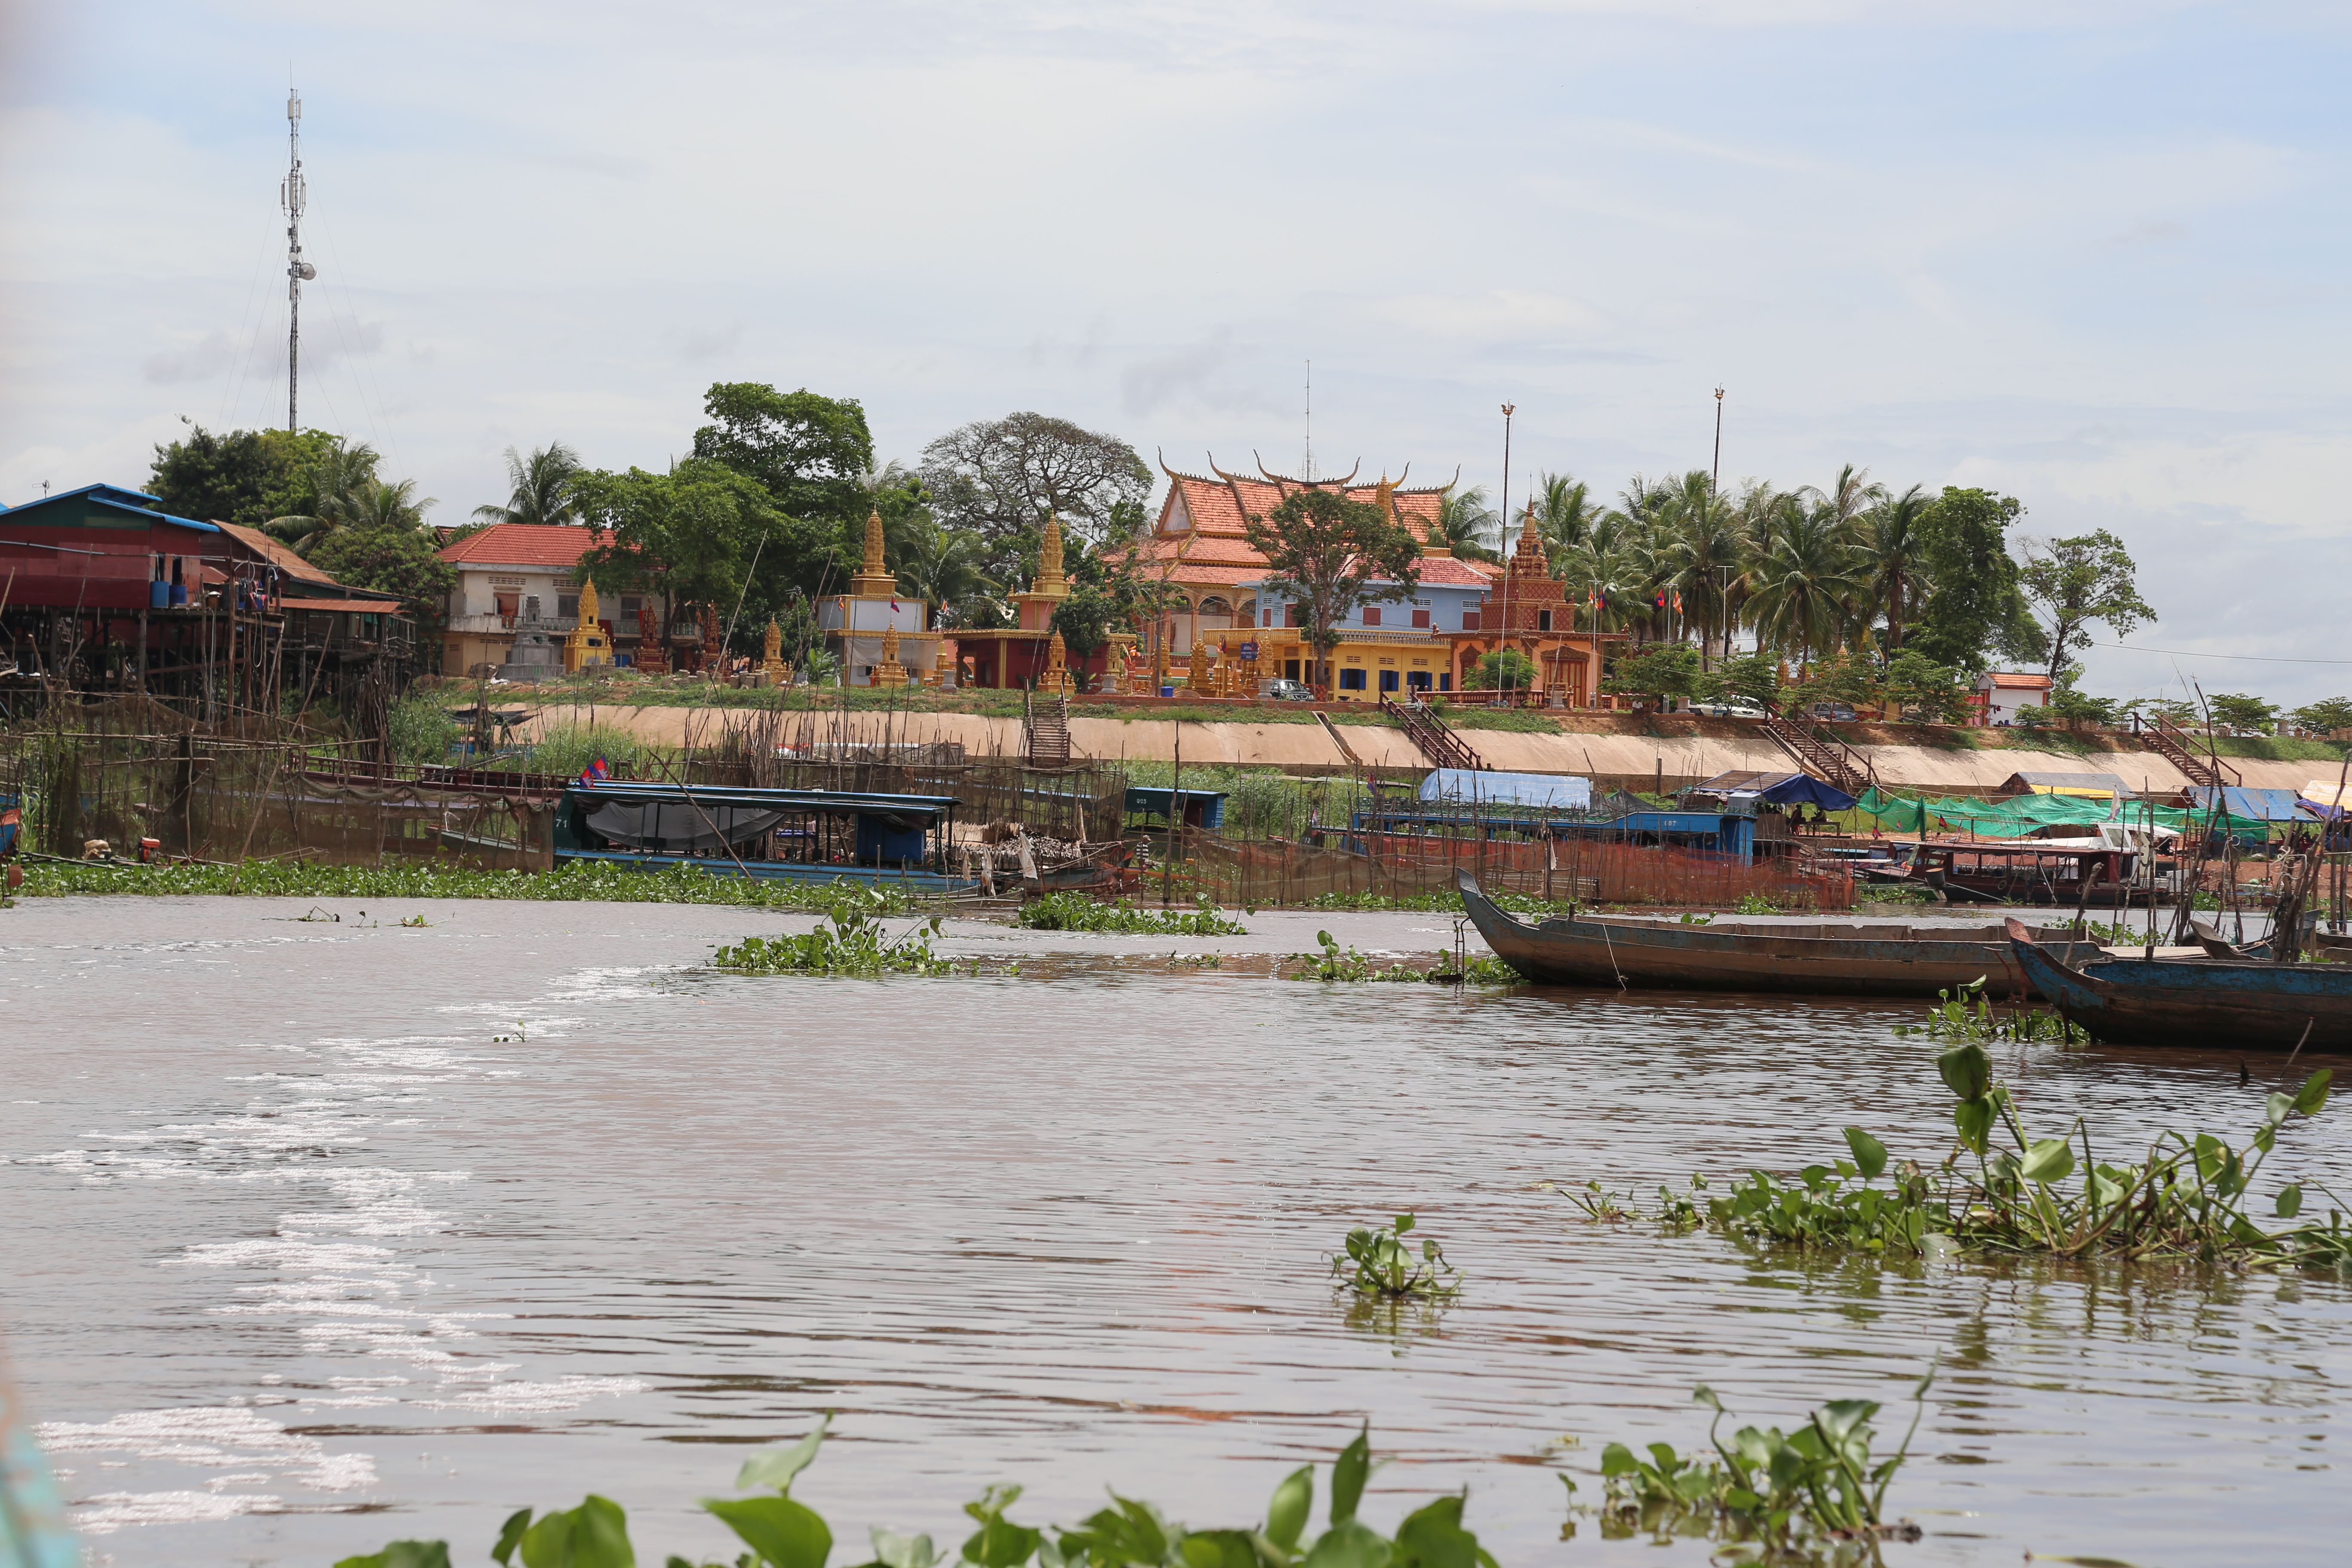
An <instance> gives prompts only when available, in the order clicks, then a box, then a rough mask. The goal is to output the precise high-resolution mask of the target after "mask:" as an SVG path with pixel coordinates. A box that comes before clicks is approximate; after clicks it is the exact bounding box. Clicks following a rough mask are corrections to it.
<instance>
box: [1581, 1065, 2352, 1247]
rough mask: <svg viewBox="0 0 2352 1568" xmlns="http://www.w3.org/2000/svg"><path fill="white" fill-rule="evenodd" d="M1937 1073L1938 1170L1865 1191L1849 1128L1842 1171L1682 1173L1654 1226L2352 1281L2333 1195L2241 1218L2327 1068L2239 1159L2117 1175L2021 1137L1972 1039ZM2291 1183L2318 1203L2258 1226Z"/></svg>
mask: <svg viewBox="0 0 2352 1568" xmlns="http://www.w3.org/2000/svg"><path fill="white" fill-rule="evenodd" d="M1936 1068H1937V1074H1938V1076H1939V1077H1940V1078H1941V1079H1943V1081H1944V1084H1945V1086H1946V1087H1947V1088H1948V1089H1950V1090H1951V1091H1952V1094H1953V1096H1954V1101H1955V1103H1954V1104H1953V1107H1952V1121H1953V1127H1954V1131H1955V1132H1956V1133H1957V1135H1958V1137H1957V1142H1956V1143H1955V1144H1954V1146H1953V1148H1952V1150H1951V1152H1950V1153H1949V1154H1948V1155H1947V1156H1946V1157H1945V1159H1944V1160H1943V1162H1942V1163H1941V1164H1940V1165H1938V1166H1937V1167H1934V1168H1932V1169H1930V1168H1924V1167H1922V1166H1921V1165H1919V1164H1918V1163H1915V1162H1911V1161H1904V1162H1901V1163H1895V1164H1894V1166H1893V1176H1892V1178H1891V1179H1890V1180H1889V1181H1888V1182H1887V1183H1886V1184H1885V1185H1884V1186H1881V1185H1878V1184H1877V1183H1878V1179H1879V1178H1880V1177H1881V1176H1883V1175H1885V1174H1886V1173H1887V1172H1888V1169H1889V1165H1890V1160H1889V1156H1888V1154H1887V1151H1886V1147H1885V1144H1883V1143H1881V1142H1879V1141H1878V1140H1877V1139H1876V1138H1874V1137H1873V1136H1871V1134H1870V1133H1868V1132H1866V1131H1864V1130H1863V1129H1861V1128H1859V1127H1849V1128H1847V1129H1846V1130H1845V1141H1846V1148H1847V1152H1849V1153H1850V1154H1851V1155H1852V1158H1851V1159H1838V1160H1835V1161H1833V1162H1832V1163H1827V1164H1816V1165H1809V1166H1807V1167H1805V1169H1804V1170H1802V1171H1801V1172H1799V1173H1798V1174H1797V1176H1796V1179H1795V1180H1793V1181H1784V1180H1780V1179H1778V1178H1775V1177H1774V1176H1772V1175H1771V1174H1770V1173H1768V1172H1763V1171H1750V1172H1749V1173H1748V1174H1747V1175H1746V1176H1745V1177H1744V1178H1742V1179H1740V1180H1739V1181H1737V1182H1734V1183H1732V1184H1730V1185H1729V1186H1728V1187H1727V1189H1725V1191H1724V1192H1723V1193H1722V1194H1719V1195H1717V1194H1711V1193H1706V1192H1705V1191H1704V1190H1705V1189H1706V1182H1705V1181H1704V1180H1703V1179H1702V1178H1699V1177H1693V1178H1692V1183H1691V1191H1690V1193H1688V1194H1675V1193H1671V1192H1668V1191H1666V1189H1664V1188H1661V1189H1660V1192H1661V1195H1662V1200H1663V1201H1662V1204H1661V1206H1660V1208H1659V1210H1658V1211H1657V1213H1656V1215H1655V1216H1654V1217H1655V1218H1656V1219H1657V1220H1658V1221H1659V1222H1660V1223H1661V1224H1662V1225H1663V1226H1664V1228H1666V1229H1667V1230H1669V1231H1675V1232H1679V1231H1682V1230H1686V1229H1689V1228H1691V1226H1690V1223H1689V1221H1690V1218H1691V1216H1692V1215H1693V1214H1694V1213H1695V1212H1696V1211H1697V1209H1698V1208H1699V1206H1700V1205H1702V1204H1703V1205H1704V1210H1705V1215H1706V1224H1707V1225H1708V1226H1711V1227H1712V1228H1714V1229H1716V1230H1718V1231H1721V1232H1723V1233H1725V1234H1727V1235H1731V1236H1736V1237H1742V1238H1745V1239H1748V1240H1751V1241H1759V1242H1767V1243H1788V1244H1793V1245H1797V1246H1802V1247H1838V1248H1851V1249H1856V1250H1864V1251H1872V1252H1877V1251H1885V1250H1904V1251H1910V1252H1924V1251H1926V1250H1927V1249H1928V1246H1929V1241H1930V1238H1941V1240H1942V1242H1943V1243H1945V1244H1948V1245H1949V1246H1952V1247H1959V1248H1963V1249H1975V1250H1982V1251H1988V1252H2008V1253H2039V1254H2043V1255H2046V1256H2053V1257H2059V1258H2074V1257H2083V1256H2089V1255H2094V1254H2096V1255H2105V1256H2117V1257H2123V1258H2170V1259H2176V1260H2181V1261H2198V1262H2216V1261H2226V1262H2228V1263H2231V1264H2233V1265H2236V1266H2239V1267H2273V1266H2275V1267H2303V1268H2335V1269H2338V1270H2343V1271H2347V1272H2352V1225H2347V1214H2346V1212H2345V1207H2346V1206H2345V1205H2343V1204H2342V1201H2341V1200H2340V1199H2336V1196H2335V1194H2332V1193H2330V1194H2327V1195H2328V1196H2329V1197H2330V1198H2331V1199H2335V1201H2336V1205H2337V1206H2335V1207H2331V1208H2330V1209H2329V1211H2328V1215H2327V1218H2326V1221H2325V1222H2319V1221H2305V1222H2304V1223H2303V1224H2300V1225H2294V1226H2285V1227H2284V1228H2279V1229H2269V1228H2265V1227H2264V1226H2263V1224H2262V1223H2261V1222H2260V1221H2259V1220H2257V1218H2256V1217H2255V1215H2254V1214H2253V1212H2252V1206H2251V1205H2252V1197H2251V1194H2252V1189H2253V1186H2254V1184H2255V1180H2256V1178H2257V1177H2258V1176H2259V1175H2260V1174H2261V1173H2262V1170H2263V1166H2264V1164H2265V1163H2267V1162H2268V1160H2269V1159H2270V1156H2271V1154H2272V1152H2273V1150H2274V1149H2275V1148H2276V1147H2277V1144H2278V1139H2279V1134H2280V1132H2281V1131H2283V1130H2284V1128H2285V1127H2286V1126H2287V1125H2288V1123H2289V1122H2290V1121H2291V1120H2293V1119H2294V1118H2298V1117H2300V1118H2305V1119H2308V1118H2310V1117H2315V1116H2316V1115H2318V1114H2319V1113H2320V1111H2321V1110H2324V1109H2325V1108H2326V1104H2327V1094H2328V1085H2329V1083H2330V1081H2331V1080H2332V1079H2333V1077H2334V1074H2333V1072H2332V1070H2330V1069H2325V1068H2323V1069H2322V1070H2320V1071H2318V1072H2315V1073H2314V1074H2312V1075H2311V1077H2310V1078H2309V1079H2305V1082H2304V1084H2303V1086H2302V1088H2301V1089H2298V1090H2297V1091H2296V1092H2295V1093H2294V1094H2291V1095H2290V1094H2285V1093H2273V1094H2272V1095H2270V1096H2269V1097H2268V1098H2267V1099H2266V1100H2264V1102H2263V1117H2262V1121H2261V1123H2260V1125H2258V1126H2257V1127H2256V1128H2255V1130H2254V1131H2253V1134H2252V1137H2251V1138H2250V1139H2249V1140H2248V1141H2247V1142H2246V1143H2245V1144H2244V1145H2243V1146H2242V1147H2239V1146H2233V1145H2231V1144H2230V1143H2227V1142H2223V1141H2222V1140H2221V1139H2220V1138H2217V1137H2215V1136H2214V1135H2213V1134H2211V1133H2210V1132H2200V1133H2197V1134H2196V1135H2194V1136H2193V1137H2192V1136H2190V1135H2189V1134H2187V1133H2181V1132H2176V1131H2169V1130H2168V1131H2161V1132H2158V1134H2156V1136H2155V1137H2154V1138H2153V1139H2152V1140H2151V1141H2150V1142H2149V1143H2148V1146H2147V1155H2146V1157H2145V1158H2142V1159H2140V1160H2137V1161H2133V1162H2130V1163H2122V1164H2116V1163H2108V1162H2105V1161H2102V1160H2100V1159H2099V1158H2098V1157H2097V1153H2096V1151H2095V1148H2094V1146H2093V1143H2092V1139H2091V1131H2090V1128H2089V1126H2088V1124H2087V1123H2086V1122H2085V1121H2084V1119H2083V1118H2082V1117H2080V1116H2077V1117H2076V1118H2075V1119H2074V1121H2073V1123H2072V1124H2071V1125H2069V1126H2068V1127H2067V1128H2065V1129H2064V1130H2063V1131H2062V1132H2061V1133H2060V1134H2059V1135H2058V1136H2056V1137H2037V1136H2035V1135H2034V1134H2033V1133H2032V1132H2031V1131H2028V1130H2027V1128H2026V1126H2025V1124H2024V1122H2023V1121H2022V1120H2021V1118H2020V1117H2019V1115H2018V1111H2017V1105H2016V1101H2015V1099H2014V1097H2013V1096H2011V1093H2010V1089H2009V1086H2008V1085H2007V1084H2006V1083H2004V1082H2002V1081H2001V1080H2000V1079H1997V1078H1996V1077H1994V1076H1993V1070H1992V1060H1991V1058H1990V1057H1989V1056H1987V1055H1986V1053H1985V1049H1984V1047H1983V1046H1981V1045H1979V1044H1978V1043H1976V1042H1975V1041H1969V1042H1968V1043H1967V1044H1964V1045H1959V1046H1955V1047H1952V1048H1951V1049H1950V1050H1948V1051H1946V1052H1945V1053H1944V1054H1943V1055H1942V1056H1940V1057H1938V1058H1937V1061H1936ZM2078 1149H2079V1151H2080V1154H2079V1157H2078V1155H2077V1150H2078ZM1971 1166H1972V1167H1973V1168H1971ZM2306 1186H2308V1187H2310V1188H2312V1189H2313V1190H2315V1191H2321V1192H2325V1191H2326V1189H2325V1188H2323V1187H2321V1186H2320V1185H2319V1184H2317V1183H2316V1182H2290V1183H2288V1184H2284V1185H2283V1186H2281V1187H2280V1188H2279V1189H2278V1190H2277V1192H2276V1193H2275V1194H2273V1196H2272V1198H2271V1202H2270V1211H2271V1212H2270V1216H2269V1217H2271V1218H2273V1219H2276V1220H2294V1219H2297V1218H2299V1217H2300V1216H2301V1215H2302V1213H2303V1207H2304V1199H2305V1187H2306ZM1555 1190H1557V1189H1555ZM1587 1191H1588V1194H1600V1195H1598V1196H1591V1195H1580V1194H1576V1193H1573V1192H1571V1193H1570V1194H1569V1195H1570V1197H1571V1198H1572V1199H1574V1200H1575V1201H1576V1202H1577V1203H1578V1204H1579V1205H1580V1206H1581V1207H1582V1208H1583V1209H1584V1211H1585V1213H1586V1214H1587V1215H1590V1216H1591V1217H1592V1218H1595V1219H1601V1220H1608V1221H1622V1220H1624V1219H1628V1218H1632V1217H1634V1216H1635V1215H1636V1214H1637V1213H1638V1208H1639V1205H1638V1204H1637V1203H1636V1202H1635V1201H1634V1200H1633V1199H1632V1198H1631V1197H1628V1198H1626V1199H1624V1200H1622V1202H1620V1201H1619V1200H1618V1199H1615V1198H1613V1197H1610V1196H1608V1195H1607V1194H1601V1189H1600V1187H1599V1185H1598V1184H1588V1189H1587Z"/></svg>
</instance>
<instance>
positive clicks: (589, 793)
mask: <svg viewBox="0 0 2352 1568" xmlns="http://www.w3.org/2000/svg"><path fill="white" fill-rule="evenodd" d="M565 793H567V794H569V795H573V796H575V797H576V798H578V799H579V801H580V803H581V804H582V805H583V806H585V807H587V808H588V809H590V810H592V811H593V810H594V809H595V808H596V806H597V805H600V804H602V803H604V802H606V801H629V802H636V803H646V804H665V805H679V806H682V807H684V808H686V809H688V810H689V811H691V810H692V809H693V807H694V806H696V805H700V806H703V807H705V808H706V809H707V808H709V807H711V806H729V807H735V808H747V809H750V810H752V811H777V812H796V811H822V812H830V813H835V814H837V815H846V816H889V817H896V818H898V820H899V821H901V822H905V823H908V824H919V825H921V826H926V827H929V826H935V825H937V824H938V823H940V822H942V821H944V820H946V819H947V818H948V816H950V815H951V814H952V813H953V812H954V810H955V808H956V805H957V801H956V798H955V796H953V795H855V794H851V793H849V792H847V791H844V790H825V789H746V788H733V787H729V786H725V785H720V784H695V785H692V786H691V787H689V786H688V785H685V784H648V783H646V782H643V781H641V780H630V781H627V782H623V781H620V780H617V779H614V780H599V781H598V782H597V783H595V784H586V783H583V784H574V785H573V786H572V788H571V789H570V790H568V791H567V792H565Z"/></svg>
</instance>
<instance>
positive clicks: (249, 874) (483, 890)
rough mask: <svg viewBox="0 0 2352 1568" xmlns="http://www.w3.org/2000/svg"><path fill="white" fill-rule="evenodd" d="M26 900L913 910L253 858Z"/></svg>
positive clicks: (841, 891) (675, 875)
mask: <svg viewBox="0 0 2352 1568" xmlns="http://www.w3.org/2000/svg"><path fill="white" fill-rule="evenodd" d="M17 892H18V894H19V895H20V896H22V897H25V898H35V899H41V898H58V899H61V898H78V897H87V896H89V895H92V894H110V893H130V894H140V895H147V896H153V897H173V896H180V897H190V896H194V897H214V898H218V897H223V896H230V895H234V896H240V897H253V898H275V899H540V900H555V901H571V900H579V901H586V902H597V903H619V904H729V905H734V906H737V907H740V908H744V909H762V910H831V909H833V908H835V907H836V905H837V904H838V902H839V900H841V899H842V898H843V897H844V896H845V892H854V893H857V894H860V895H864V894H866V893H869V892H870V893H873V894H875V895H877V896H878V897H879V898H880V899H881V900H883V903H884V905H885V906H886V911H887V912H888V913H893V914H896V913H899V912H901V911H903V910H906V909H908V908H909V907H911V906H910V900H908V898H907V896H906V894H905V893H904V892H902V891H900V890H899V889H896V888H893V887H890V886H889V885H887V884H880V885H877V886H875V887H872V888H868V887H866V885H865V884H862V883H855V882H845V881H836V882H830V883H811V882H770V881H762V880H761V879H758V878H755V877H738V876H731V875H730V876H720V875H718V874H715V873H713V872H709V871H705V870H702V869H700V868H697V867H693V866H676V867H665V868H662V869H659V870H653V871H638V870H634V869H632V868H628V867H625V866H616V865H614V864H612V863H610V862H608V861H574V862H572V863H571V864H569V865H565V866H561V867H558V868H556V869H554V870H552V871H474V870H463V869H457V868H449V867H441V866H430V865H426V866H322V865H319V864H317V863H315V862H311V861H306V860H254V861H248V862H247V863H246V864H245V865H242V866H189V865H177V866H141V865H137V864H132V863H126V862H121V861H93V862H88V863H83V862H69V863H60V862H52V861H29V862H27V863H26V866H25V885H24V886H23V887H22V888H20V889H17Z"/></svg>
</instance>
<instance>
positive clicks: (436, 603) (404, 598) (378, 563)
mask: <svg viewBox="0 0 2352 1568" xmlns="http://www.w3.org/2000/svg"><path fill="white" fill-rule="evenodd" d="M436 544H437V541H436V539H435V538H434V536H433V535H432V534H431V533H430V532H428V531H425V530H423V529H418V528H410V527H403V526H397V525H394V526H386V525H381V524H377V525H364V524H363V525H358V526H353V527H348V528H339V529H336V530H335V531H333V532H331V533H328V534H323V535H320V537H319V542H318V543H317V545H316V546H315V547H314V548H313V549H312V550H311V551H310V561H311V562H312V563H314V564H316V565H317V566H318V567H319V568H320V570H321V571H323V572H325V573H327V574H329V575H331V576H332V577H333V578H334V579H335V581H337V582H338V583H346V584H350V585H351V586H352V587H354V588H367V589H371V590H373V591H374V592H376V593H379V594H397V595H400V597H401V602H402V605H403V606H404V608H405V609H406V610H407V611H408V613H409V614H410V615H412V616H415V617H416V619H417V623H418V624H419V625H420V626H429V625H431V624H433V623H434V622H435V621H436V619H438V617H439V616H440V613H441V604H442V599H443V596H444V595H446V594H447V593H448V592H449V590H450V589H451V588H453V587H455V586H457V568H455V567H453V566H451V565H450V564H449V563H447V562H446V561H444V560H442V559H441V556H440V553H439V552H438V550H437V549H436ZM296 602H297V603H299V601H296Z"/></svg>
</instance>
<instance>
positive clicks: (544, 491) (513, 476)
mask: <svg viewBox="0 0 2352 1568" xmlns="http://www.w3.org/2000/svg"><path fill="white" fill-rule="evenodd" d="M579 475H580V454H579V453H577V452H575V451H573V450H572V448H571V447H567V446H565V445H564V444H563V443H562V442H561V441H553V442H550V443H549V444H548V445H546V446H544V447H540V448H539V449H538V450H537V451H535V452H533V453H531V455H530V457H528V458H526V457H524V456H523V455H522V454H521V453H520V452H518V451H516V450H515V449H514V448H513V447H508V448H507V485H508V489H509V494H508V496H507V504H506V505H504V506H478V507H476V508H475V509H474V521H477V522H534V523H541V524H555V523H566V522H577V521H580V505H579V498H578V497H577V496H576V495H575V494H574V493H573V486H572V481H573V480H574V479H577V478H578V477H579Z"/></svg>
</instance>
